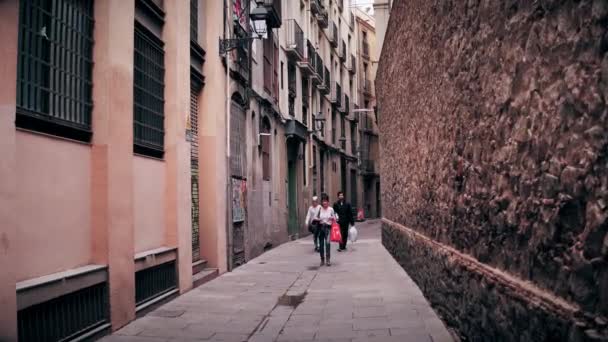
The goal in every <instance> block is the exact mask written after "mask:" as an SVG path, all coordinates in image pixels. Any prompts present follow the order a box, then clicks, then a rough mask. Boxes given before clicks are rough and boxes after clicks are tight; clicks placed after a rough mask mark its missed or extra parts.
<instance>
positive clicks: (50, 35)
mask: <svg viewBox="0 0 608 342" xmlns="http://www.w3.org/2000/svg"><path fill="white" fill-rule="evenodd" d="M93 26H94V23H93V1H92V0H81V1H76V0H46V1H42V0H22V1H20V8H19V48H18V49H19V59H18V63H17V114H18V115H17V126H20V127H24V128H31V129H36V130H41V131H45V132H47V133H51V134H58V135H65V134H70V133H72V134H71V135H69V137H71V138H77V139H80V140H89V139H90V137H91V110H92V107H93V104H92V100H91V88H92V81H91V80H92V63H93V62H92V57H93ZM78 132H79V133H78ZM74 134H75V135H76V136H73V135H74Z"/></svg>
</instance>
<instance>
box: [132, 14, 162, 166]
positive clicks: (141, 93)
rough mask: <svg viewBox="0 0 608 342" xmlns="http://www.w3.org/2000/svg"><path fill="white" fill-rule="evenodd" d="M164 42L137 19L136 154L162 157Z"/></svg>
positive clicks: (134, 83)
mask: <svg viewBox="0 0 608 342" xmlns="http://www.w3.org/2000/svg"><path fill="white" fill-rule="evenodd" d="M163 45H164V44H163V42H162V41H161V40H160V39H158V38H157V37H156V36H155V35H154V34H153V33H152V32H150V31H149V30H148V29H146V28H145V27H143V25H141V24H139V23H138V22H135V62H134V74H133V78H134V82H133V140H134V144H135V146H134V150H135V152H136V153H142V154H146V155H151V156H154V157H162V156H163V148H164V138H165V137H164V136H165V131H164V120H165V118H164V105H165V99H164V88H165V81H164V78H165V69H164V65H165V55H164V51H163Z"/></svg>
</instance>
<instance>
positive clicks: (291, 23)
mask: <svg viewBox="0 0 608 342" xmlns="http://www.w3.org/2000/svg"><path fill="white" fill-rule="evenodd" d="M286 24H287V27H286V30H285V31H286V35H285V40H286V41H285V45H286V46H285V51H286V52H287V53H288V54H290V55H292V56H293V57H295V58H296V59H297V60H300V59H302V58H304V32H303V31H302V28H301V27H300V25H298V22H297V21H296V20H295V19H287V21H286Z"/></svg>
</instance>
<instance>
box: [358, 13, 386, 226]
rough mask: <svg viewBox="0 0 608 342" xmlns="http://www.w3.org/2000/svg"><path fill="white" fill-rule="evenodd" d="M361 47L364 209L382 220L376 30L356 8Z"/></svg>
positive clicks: (359, 86)
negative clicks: (376, 81) (376, 84)
mask: <svg viewBox="0 0 608 342" xmlns="http://www.w3.org/2000/svg"><path fill="white" fill-rule="evenodd" d="M353 12H354V17H355V22H356V30H355V31H356V37H357V44H358V48H357V51H358V61H359V63H358V68H359V73H358V74H357V76H358V77H359V82H358V99H359V103H360V106H361V110H362V111H361V112H360V113H359V131H360V144H359V173H360V174H361V182H362V183H361V195H362V201H363V202H362V208H363V210H364V212H365V213H366V215H367V216H368V217H381V216H382V205H381V200H380V177H379V170H378V163H377V161H378V160H379V158H380V148H379V131H378V113H377V110H376V91H375V79H376V70H377V67H378V58H377V57H376V53H375V51H376V48H377V40H376V30H375V21H374V18H373V17H372V16H371V15H369V14H368V13H367V12H366V11H363V10H361V9H360V8H355V9H354V11H353Z"/></svg>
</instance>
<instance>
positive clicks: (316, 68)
mask: <svg viewBox="0 0 608 342" xmlns="http://www.w3.org/2000/svg"><path fill="white" fill-rule="evenodd" d="M319 65H321V67H322V66H323V60H322V59H321V56H319V54H318V53H317V52H315V62H314V64H313V73H312V74H310V80H311V81H312V84H313V85H317V84H319V83H321V82H323V75H322V74H319Z"/></svg>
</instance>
